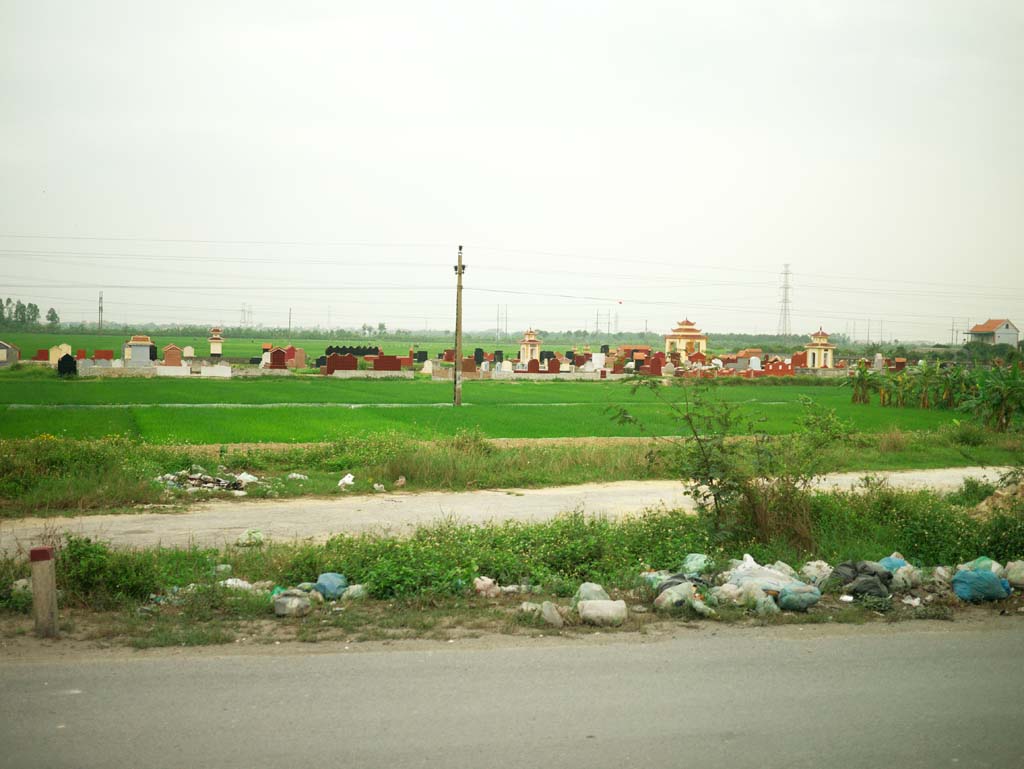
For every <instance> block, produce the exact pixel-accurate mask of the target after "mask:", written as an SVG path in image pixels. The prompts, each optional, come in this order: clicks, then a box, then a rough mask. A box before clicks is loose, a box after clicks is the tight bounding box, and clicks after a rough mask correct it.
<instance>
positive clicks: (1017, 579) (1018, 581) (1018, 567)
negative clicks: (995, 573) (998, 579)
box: [1003, 561, 1024, 590]
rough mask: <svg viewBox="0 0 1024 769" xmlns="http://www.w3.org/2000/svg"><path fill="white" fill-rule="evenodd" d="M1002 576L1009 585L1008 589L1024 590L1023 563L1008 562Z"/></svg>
mask: <svg viewBox="0 0 1024 769" xmlns="http://www.w3.org/2000/svg"><path fill="white" fill-rule="evenodd" d="M1004 572H1005V573H1004V574H1003V576H1004V577H1005V578H1006V581H1007V582H1009V583H1010V587H1013V588H1015V589H1017V590H1024V561H1010V562H1009V563H1007V564H1006V568H1005V569H1004Z"/></svg>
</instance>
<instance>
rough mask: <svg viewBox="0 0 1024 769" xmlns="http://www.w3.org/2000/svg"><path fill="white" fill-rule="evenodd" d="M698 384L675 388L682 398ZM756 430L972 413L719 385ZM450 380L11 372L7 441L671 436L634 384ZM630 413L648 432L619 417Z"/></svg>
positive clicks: (927, 426)
mask: <svg viewBox="0 0 1024 769" xmlns="http://www.w3.org/2000/svg"><path fill="white" fill-rule="evenodd" d="M687 392H688V389H687V387H686V386H682V387H679V386H676V387H666V388H665V389H664V390H663V391H662V393H663V394H664V396H665V397H666V398H669V399H672V400H679V399H681V398H683V397H684V396H685V395H686V393H687ZM711 392H712V393H713V397H715V398H719V399H721V400H723V401H727V402H730V403H733V404H735V405H736V406H737V407H738V409H739V411H740V413H741V414H742V416H743V418H744V420H743V421H744V422H746V423H753V424H754V426H755V429H757V430H759V431H764V432H768V433H774V434H782V433H787V432H792V431H793V430H794V429H796V426H797V423H798V419H799V418H800V417H801V416H802V415H803V414H804V412H805V408H804V406H803V405H802V404H801V398H802V397H808V398H811V399H813V401H814V402H815V403H816V404H817V405H818V406H820V407H824V408H829V409H834V410H835V411H836V414H837V416H838V417H839V418H840V419H843V420H845V421H848V422H849V423H850V424H851V426H852V430H853V431H855V432H863V433H879V432H885V431H888V430H892V429H894V428H895V429H899V430H902V431H920V430H934V429H937V428H940V427H942V426H944V425H949V424H951V423H952V422H953V421H954V419H956V418H957V417H958V416H960V417H962V415H960V414H958V413H957V412H951V411H944V410H922V409H916V408H903V409H894V408H882V407H880V406H878V405H875V404H872V405H869V406H855V405H853V404H851V402H850V394H851V393H850V390H849V389H848V388H846V387H840V386H805V385H791V386H779V385H776V384H760V383H749V384H743V385H741V386H729V387H716V388H713V389H712V390H711ZM451 395H452V386H451V384H450V383H444V382H433V381H429V380H426V379H417V380H352V379H349V380H339V379H333V378H332V379H328V378H326V377H316V376H308V377H281V378H278V377H259V378H251V379H238V380H229V381H210V380H205V381H204V380H197V381H193V380H186V381H180V380H170V379H86V380H68V381H64V380H59V379H56V378H49V379H38V380H37V379H29V378H19V377H17V376H16V375H0V438H25V437H33V436H36V435H40V434H51V435H58V436H67V437H74V438H96V437H102V436H105V435H127V436H131V437H133V438H138V439H140V440H143V441H146V442H150V443H159V444H184V443H192V444H224V443H260V442H273V443H279V442H280V443H306V442H322V441H334V440H338V439H341V438H344V437H346V436H349V435H357V434H358V435H365V434H371V433H379V432H395V433H400V434H403V435H407V436H409V437H412V438H424V439H429V438H436V437H441V436H447V435H453V434H455V433H456V432H458V431H460V430H476V431H479V432H480V433H481V434H482V435H484V436H486V437H491V438H558V437H589V436H595V437H604V436H642V435H670V434H675V433H677V432H678V427H677V425H676V424H675V422H674V420H673V418H672V415H671V413H670V410H669V409H668V408H667V407H666V406H665V405H664V404H663V403H659V402H658V401H657V399H656V398H655V395H654V394H653V393H652V392H650V391H649V390H647V389H640V390H637V391H634V389H633V386H632V384H631V383H629V382H559V381H552V382H507V381H497V382H492V381H486V382H475V381H469V382H466V383H465V384H464V387H463V404H464V405H463V407H462V408H459V409H456V408H453V407H452V406H451V405H450V403H451ZM620 407H623V408H626V409H628V410H629V412H630V413H631V414H633V415H634V416H635V417H636V418H637V423H636V424H624V425H623V424H618V423H617V422H616V421H615V420H614V419H613V413H614V412H615V410H616V409H618V408H620Z"/></svg>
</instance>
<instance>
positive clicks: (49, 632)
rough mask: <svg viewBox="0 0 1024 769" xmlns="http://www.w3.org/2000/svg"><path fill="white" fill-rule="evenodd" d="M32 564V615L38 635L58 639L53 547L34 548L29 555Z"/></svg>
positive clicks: (55, 572) (55, 570) (55, 571)
mask: <svg viewBox="0 0 1024 769" xmlns="http://www.w3.org/2000/svg"><path fill="white" fill-rule="evenodd" d="M28 558H29V561H30V562H31V563H32V614H33V615H34V616H35V620H36V635H39V636H42V637H43V638H56V637H57V569H56V565H57V562H56V561H55V560H54V551H53V548H52V547H33V548H32V549H31V550H29V553H28Z"/></svg>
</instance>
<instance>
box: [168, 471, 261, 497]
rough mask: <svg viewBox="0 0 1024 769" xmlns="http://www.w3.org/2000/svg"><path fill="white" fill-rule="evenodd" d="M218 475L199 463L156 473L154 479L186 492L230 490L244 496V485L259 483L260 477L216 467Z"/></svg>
mask: <svg viewBox="0 0 1024 769" xmlns="http://www.w3.org/2000/svg"><path fill="white" fill-rule="evenodd" d="M218 469H219V470H220V471H221V472H220V474H219V475H210V474H209V473H207V472H206V470H205V469H204V468H203V467H202V466H200V465H192V467H191V468H189V469H188V470H179V471H178V472H176V473H165V474H164V475H158V476H157V477H156V478H154V479H153V480H155V481H156V482H157V483H162V484H163V485H164V486H166V487H167V488H169V489H180V490H183V491H186V492H190V493H193V492H197V491H230V492H232V493H233V494H234V495H235V496H237V497H244V496H245V493H246V492H245V487H246V486H248V485H249V484H250V483H259V482H260V479H259V478H257V477H256V476H255V475H250V474H249V473H244V472H243V473H239V474H238V475H233V474H231V473H228V472H223V470H224V468H223V467H221V468H218Z"/></svg>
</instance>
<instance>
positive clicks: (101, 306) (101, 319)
mask: <svg viewBox="0 0 1024 769" xmlns="http://www.w3.org/2000/svg"><path fill="white" fill-rule="evenodd" d="M96 329H97V330H98V331H102V330H103V292H102V291H100V315H99V320H98V321H97V323H96Z"/></svg>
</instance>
